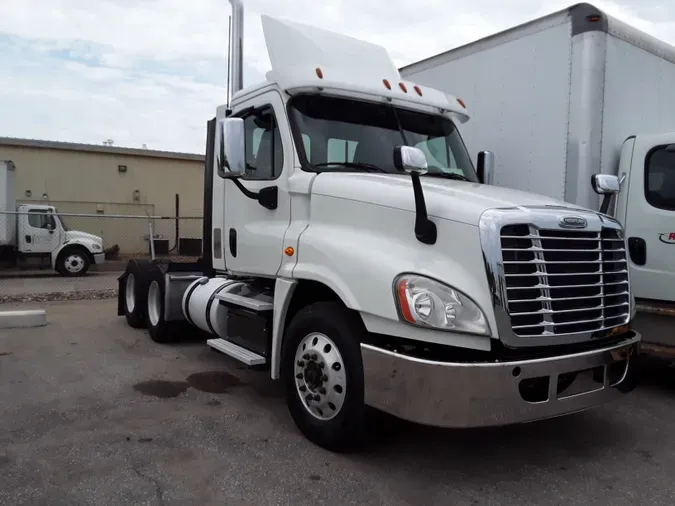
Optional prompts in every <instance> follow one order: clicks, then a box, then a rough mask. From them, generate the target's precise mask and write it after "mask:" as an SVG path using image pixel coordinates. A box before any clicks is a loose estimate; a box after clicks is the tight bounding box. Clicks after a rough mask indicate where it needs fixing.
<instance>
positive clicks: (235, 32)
mask: <svg viewBox="0 0 675 506" xmlns="http://www.w3.org/2000/svg"><path fill="white" fill-rule="evenodd" d="M230 4H231V5H232V27H231V30H230V48H229V61H228V67H229V68H230V75H229V82H228V83H227V84H228V86H227V87H228V97H227V103H228V107H229V105H230V102H231V97H232V96H234V94H235V93H236V92H238V91H239V90H241V89H242V88H243V87H244V3H243V0H230Z"/></svg>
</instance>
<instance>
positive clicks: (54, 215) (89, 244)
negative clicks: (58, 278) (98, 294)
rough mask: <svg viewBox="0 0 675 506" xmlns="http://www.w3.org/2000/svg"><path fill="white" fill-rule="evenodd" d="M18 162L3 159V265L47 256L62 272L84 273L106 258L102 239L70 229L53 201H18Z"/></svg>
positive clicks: (0, 237) (0, 201)
mask: <svg viewBox="0 0 675 506" xmlns="http://www.w3.org/2000/svg"><path fill="white" fill-rule="evenodd" d="M16 170H17V168H16V165H15V164H14V162H12V161H11V160H5V161H0V265H2V266H5V267H8V266H16V265H17V264H19V265H20V264H21V263H22V262H25V261H27V260H29V259H31V258H39V259H48V260H49V261H50V262H51V266H52V268H53V269H54V270H55V271H57V272H58V273H59V274H61V275H63V276H71V277H72V276H83V275H84V274H85V273H86V272H87V271H88V270H89V267H90V266H91V265H92V264H100V263H103V262H104V261H105V253H104V251H103V239H102V238H101V237H99V236H97V235H93V234H89V233H87V232H82V231H79V230H71V229H69V228H68V226H67V225H66V223H65V220H64V218H63V216H61V215H59V213H58V211H57V209H56V208H55V207H54V206H50V205H40V204H21V205H18V206H17V205H16V200H15V193H14V179H15V174H16Z"/></svg>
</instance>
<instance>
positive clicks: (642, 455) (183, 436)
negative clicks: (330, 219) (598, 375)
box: [0, 299, 675, 506]
mask: <svg viewBox="0 0 675 506" xmlns="http://www.w3.org/2000/svg"><path fill="white" fill-rule="evenodd" d="M6 306H7V307H10V306H12V305H11V304H9V305H6ZM21 307H24V308H28V307H31V306H30V305H25V304H24V305H22V306H21ZM40 307H45V308H46V309H47V315H48V319H49V322H50V323H49V324H48V326H47V327H43V328H37V329H18V330H10V331H0V428H1V430H0V504H8V505H9V504H11V505H13V506H14V505H20V504H27V505H35V504H59V505H60V504H92V505H99V504H100V505H106V506H108V505H112V504H164V505H174V504H175V505H191V504H195V505H200V506H202V505H211V504H212V505H223V504H227V505H230V504H255V505H267V504H289V505H304V504H319V503H320V504H330V505H333V504H334V505H345V504H359V505H366V504H367V505H371V504H373V505H379V504H382V505H384V504H386V505H403V504H409V505H415V506H419V505H426V504H434V505H436V504H438V505H441V504H442V505H479V504H495V505H498V504H514V505H518V506H521V505H528V504H532V505H545V504H565V505H570V504H584V505H586V504H591V503H594V502H597V503H599V504H612V505H624V504H625V505H631V506H633V505H636V504H640V505H643V504H659V505H663V504H673V503H675V487H673V486H672V477H673V476H674V475H675V433H674V432H673V430H672V429H671V426H672V420H673V419H675V402H674V398H675V381H674V378H675V371H673V370H672V369H669V368H667V367H665V366H661V365H660V364H657V365H653V366H652V365H649V366H648V367H646V368H644V371H645V374H644V377H643V380H642V384H641V385H640V387H639V388H638V390H636V391H635V392H633V394H632V395H630V396H628V397H626V398H624V399H622V400H620V401H618V402H616V403H613V404H609V405H605V406H601V407H598V408H596V409H593V410H591V411H587V412H583V413H578V414H575V415H569V416H566V417H562V418H558V419H553V420H548V421H543V422H535V423H531V424H525V425H517V426H511V427H503V428H492V429H480V430H440V429H430V428H427V427H420V426H416V425H412V424H408V423H405V422H402V421H400V420H397V419H394V418H391V417H388V416H385V415H382V414H373V416H372V417H371V430H370V440H371V444H370V446H369V447H368V448H367V450H366V451H364V452H363V453H360V454H356V455H337V454H332V453H329V452H327V451H325V450H323V449H321V448H318V447H316V446H314V445H313V444H312V443H310V442H308V441H307V440H306V439H305V438H304V437H303V436H302V435H301V434H300V433H299V432H298V431H297V429H296V427H295V426H294V424H293V422H292V421H291V419H290V416H289V415H288V412H287V410H286V406H285V403H284V399H283V396H282V393H281V388H280V386H279V385H278V384H277V383H275V382H272V381H271V380H270V379H269V378H268V376H267V375H266V374H265V373H260V372H254V371H251V370H248V369H246V368H245V367H244V366H242V365H240V364H238V363H237V362H235V361H233V360H231V359H229V358H228V357H225V356H223V355H221V354H219V353H217V352H214V351H212V350H211V349H210V348H208V347H207V346H206V345H205V344H204V343H203V342H201V341H197V340H192V341H190V340H187V341H186V342H184V343H180V344H175V345H159V344H155V343H153V342H152V341H151V340H150V338H149V337H148V335H147V333H145V332H144V331H142V330H133V329H130V328H128V327H127V326H126V325H125V323H124V320H123V318H120V317H117V316H115V313H116V311H115V309H116V306H115V301H114V300H111V299H108V300H89V301H71V302H58V303H43V304H40Z"/></svg>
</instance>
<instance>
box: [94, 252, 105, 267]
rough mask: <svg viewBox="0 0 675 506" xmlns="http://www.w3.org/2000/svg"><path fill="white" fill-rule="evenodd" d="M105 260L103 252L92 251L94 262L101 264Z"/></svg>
mask: <svg viewBox="0 0 675 506" xmlns="http://www.w3.org/2000/svg"><path fill="white" fill-rule="evenodd" d="M103 262H105V253H94V263H95V264H102V263H103Z"/></svg>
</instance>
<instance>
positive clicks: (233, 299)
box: [216, 292, 274, 312]
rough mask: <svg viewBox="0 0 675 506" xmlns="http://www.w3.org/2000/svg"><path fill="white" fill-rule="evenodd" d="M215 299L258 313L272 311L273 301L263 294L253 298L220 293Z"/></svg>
mask: <svg viewBox="0 0 675 506" xmlns="http://www.w3.org/2000/svg"><path fill="white" fill-rule="evenodd" d="M216 299H218V300H221V301H223V302H229V303H230V304H235V305H237V306H241V307H245V308H247V309H252V310H253V311H258V312H261V311H271V310H272V309H274V299H273V298H272V297H270V296H268V295H265V294H256V296H255V297H246V296H243V295H239V294H236V293H230V292H222V293H219V294H217V295H216Z"/></svg>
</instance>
